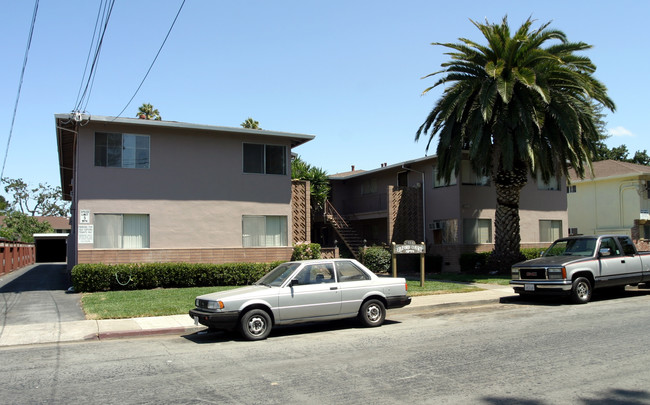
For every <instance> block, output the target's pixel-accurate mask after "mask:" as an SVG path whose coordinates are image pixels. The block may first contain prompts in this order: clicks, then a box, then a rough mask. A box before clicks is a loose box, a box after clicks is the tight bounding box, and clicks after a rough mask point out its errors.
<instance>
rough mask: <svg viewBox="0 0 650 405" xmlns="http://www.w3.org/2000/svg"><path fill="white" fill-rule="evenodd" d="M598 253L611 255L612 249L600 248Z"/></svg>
mask: <svg viewBox="0 0 650 405" xmlns="http://www.w3.org/2000/svg"><path fill="white" fill-rule="evenodd" d="M598 253H599V254H600V256H611V254H612V249H610V248H600V250H599V251H598Z"/></svg>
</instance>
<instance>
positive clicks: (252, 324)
mask: <svg viewBox="0 0 650 405" xmlns="http://www.w3.org/2000/svg"><path fill="white" fill-rule="evenodd" d="M265 329H266V322H265V321H264V318H262V317H261V316H254V317H252V318H251V319H250V320H249V321H248V330H249V331H250V332H251V333H252V334H253V335H261V334H262V333H264V330H265Z"/></svg>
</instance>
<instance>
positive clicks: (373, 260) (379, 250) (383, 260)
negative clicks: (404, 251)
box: [359, 246, 391, 273]
mask: <svg viewBox="0 0 650 405" xmlns="http://www.w3.org/2000/svg"><path fill="white" fill-rule="evenodd" d="M359 253H360V255H359V258H360V259H361V262H362V263H363V264H364V265H365V266H366V267H367V268H368V269H370V270H371V271H372V272H373V273H386V272H388V271H390V265H391V263H390V262H391V254H390V252H389V251H388V250H386V249H385V248H383V247H381V246H371V247H369V248H366V249H365V251H364V250H363V249H360V250H359Z"/></svg>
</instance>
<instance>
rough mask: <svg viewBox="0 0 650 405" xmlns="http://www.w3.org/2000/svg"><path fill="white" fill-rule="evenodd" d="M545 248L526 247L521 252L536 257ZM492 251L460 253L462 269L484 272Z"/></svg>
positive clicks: (528, 256) (529, 256)
mask: <svg viewBox="0 0 650 405" xmlns="http://www.w3.org/2000/svg"><path fill="white" fill-rule="evenodd" d="M545 250H546V249H545V248H526V249H521V250H520V251H521V254H522V255H524V257H526V260H530V259H535V258H537V257H539V256H540V255H541V254H542V252H544V251H545ZM491 253H492V252H482V253H463V254H461V255H460V259H459V260H458V261H459V262H460V271H461V272H467V273H476V272H482V271H483V270H485V264H486V263H487V260H488V258H489V257H490V254H491Z"/></svg>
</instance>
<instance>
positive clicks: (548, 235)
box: [539, 219, 562, 242]
mask: <svg viewBox="0 0 650 405" xmlns="http://www.w3.org/2000/svg"><path fill="white" fill-rule="evenodd" d="M561 237H562V221H560V220H548V219H540V220H539V241H540V242H553V241H554V240H556V239H560V238H561Z"/></svg>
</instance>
